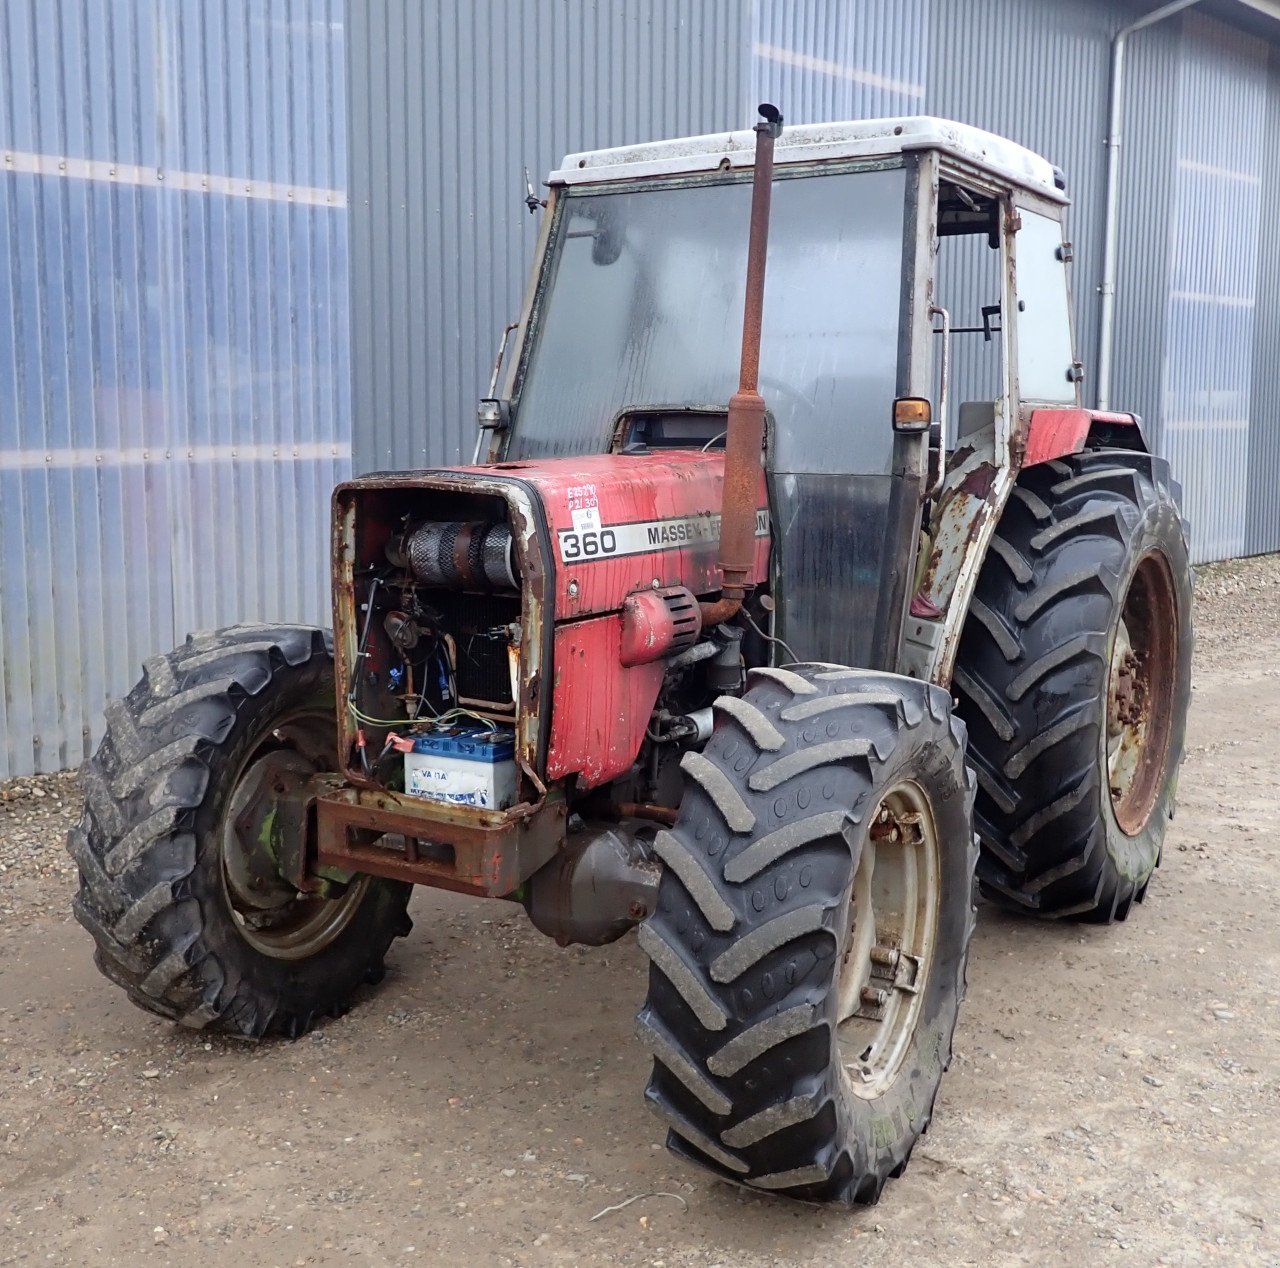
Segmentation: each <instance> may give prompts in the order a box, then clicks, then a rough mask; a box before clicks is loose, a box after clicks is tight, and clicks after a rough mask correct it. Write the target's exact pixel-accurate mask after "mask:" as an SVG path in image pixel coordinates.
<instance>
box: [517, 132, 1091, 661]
mask: <svg viewBox="0 0 1280 1268" xmlns="http://www.w3.org/2000/svg"><path fill="white" fill-rule="evenodd" d="M754 167H755V139H754V138H753V136H752V134H751V133H750V132H742V133H730V134H718V135H712V136H704V137H695V138H692V139H687V140H681V141H664V142H656V143H653V144H647V145H637V146H630V147H626V148H621V149H612V150H603V151H595V152H590V153H583V154H571V155H569V156H568V157H567V158H566V159H565V160H564V163H563V165H562V166H561V168H560V169H559V170H558V171H556V172H553V173H552V175H551V177H550V180H549V185H550V190H551V195H550V198H549V200H548V210H547V216H546V220H545V223H544V227H543V238H542V247H541V263H540V266H539V267H538V269H537V272H536V280H535V284H534V286H533V290H532V293H531V295H530V298H529V302H528V305H527V307H526V311H525V314H524V318H523V322H522V325H521V330H522V332H523V337H522V341H521V344H520V347H519V351H518V354H517V356H516V357H515V359H514V364H513V366H512V368H511V373H510V375H509V377H508V382H507V390H506V397H505V399H504V401H503V402H502V407H501V411H500V415H501V418H502V419H503V420H504V422H505V423H507V424H508V426H507V427H506V429H505V430H504V431H500V432H499V433H498V435H497V436H496V439H495V445H494V450H493V455H494V456H495V457H498V456H501V457H502V458H505V459H508V460H510V459H519V460H521V461H531V460H545V459H549V458H559V457H579V456H584V455H588V454H593V455H594V454H601V453H605V452H613V453H618V454H629V455H640V454H651V455H659V454H661V453H662V452H664V451H669V450H673V449H679V450H686V451H692V452H715V451H716V450H718V449H721V448H723V446H724V441H725V432H726V429H727V417H726V406H725V402H726V401H727V400H728V399H729V397H730V395H731V394H732V392H733V391H734V388H735V385H736V384H737V377H738V370H739V345H740V340H741V335H742V314H743V306H744V288H745V279H746V277H747V263H748V261H747V256H748V245H749V228H750V210H751V191H752V176H753V171H754ZM772 176H773V188H772V209H771V213H770V224H769V236H768V263H767V284H766V291H765V301H764V308H763V320H762V322H761V325H760V333H759V339H760V342H759V373H758V388H759V393H760V395H761V396H762V397H763V399H764V401H765V406H766V410H767V414H766V444H765V458H764V466H765V471H766V479H767V490H768V506H769V515H770V518H771V522H772V524H773V551H774V553H773V558H772V567H771V584H772V586H773V590H774V597H775V600H776V603H777V620H776V633H777V636H778V637H780V638H782V639H784V640H785V641H786V643H787V645H788V646H789V648H791V649H792V650H793V652H794V654H795V656H796V657H799V658H802V659H825V660H832V661H838V662H840V663H844V664H853V665H860V666H866V667H871V668H885V669H888V668H895V667H896V666H897V663H898V660H899V650H900V646H901V643H902V638H903V633H904V622H906V621H907V620H908V619H909V612H908V605H909V602H910V600H911V598H912V593H910V592H914V589H915V582H916V571H917V570H916V568H915V567H914V566H913V561H914V560H915V557H916V554H917V549H916V544H917V539H918V537H919V534H920V530H921V527H922V523H921V506H922V504H927V503H928V501H929V496H928V495H930V494H933V495H935V496H936V495H937V494H938V493H941V491H942V487H943V478H944V474H945V469H946V466H947V465H948V463H949V462H952V461H955V460H956V454H957V451H961V453H962V456H961V458H960V459H959V460H960V461H968V462H969V464H970V466H971V467H976V466H977V465H979V464H983V463H985V464H987V466H989V468H990V469H991V471H992V478H991V479H990V480H989V481H988V483H989V485H990V486H991V487H990V488H989V489H988V490H987V492H988V493H990V492H991V489H994V488H996V486H997V484H998V483H1000V482H1001V481H1006V482H1007V478H1008V477H1007V473H1008V472H1009V470H1010V468H1011V467H1012V466H1013V461H1014V460H1013V458H1012V457H1011V454H1012V452H1013V450H1014V448H1015V447H1016V446H1017V445H1019V444H1020V443H1022V442H1023V429H1022V426H1021V423H1020V418H1021V414H1020V410H1021V408H1022V407H1023V405H1024V404H1028V403H1037V404H1048V405H1054V406H1060V407H1071V408H1075V407H1077V406H1078V405H1079V379H1080V367H1079V364H1078V362H1077V360H1076V356H1075V352H1074V350H1073V341H1072V329H1071V315H1070V305H1069V300H1068V277H1067V265H1068V263H1069V261H1070V258H1071V251H1070V245H1069V244H1068V243H1066V242H1065V240H1064V235H1063V230H1062V215H1063V211H1064V206H1065V203H1066V196H1065V194H1064V192H1063V184H1064V182H1063V180H1062V178H1061V176H1060V175H1059V174H1058V173H1057V172H1056V170H1055V169H1054V168H1053V167H1052V166H1051V165H1050V164H1049V163H1048V162H1046V161H1045V160H1044V159H1042V158H1040V157H1038V156H1037V155H1034V154H1032V153H1031V152H1029V151H1027V150H1025V149H1023V148H1021V147H1020V146H1017V145H1015V144H1013V143H1012V142H1010V141H1006V140H1003V139H1001V138H999V137H996V136H992V135H990V134H988V133H985V132H982V131H980V130H978V129H976V128H972V127H968V126H965V125H962V124H956V123H949V122H946V121H943V120H939V119H932V118H903V119H887V120H874V121H867V122H854V123H840V124H821V125H809V126H799V127H792V128H788V129H786V130H785V131H784V132H783V133H782V135H781V136H780V137H779V138H778V140H777V143H776V148H775V150H774V166H773V171H772ZM1002 473H1003V474H1002ZM969 509H970V510H972V508H969ZM925 527H927V524H926V525H925ZM938 581H939V582H940V583H941V585H942V586H943V587H945V585H946V584H947V581H948V579H947V578H946V577H939V578H938ZM940 597H944V596H941V595H934V596H932V597H931V596H930V595H928V594H926V595H924V596H922V602H920V603H917V610H918V611H920V610H923V611H926V612H928V611H932V610H933V609H935V608H937V609H939V610H940V609H941V608H942V606H943V605H942V604H941V603H939V602H938V598H940ZM907 632H908V633H909V634H910V633H912V632H913V631H911V630H908V631H907ZM916 633H917V636H918V635H919V632H918V631H917V632H916ZM918 659H920V660H921V665H920V667H921V669H922V670H923V669H926V668H927V666H926V665H925V664H924V659H925V657H924V656H921V657H919V658H918Z"/></svg>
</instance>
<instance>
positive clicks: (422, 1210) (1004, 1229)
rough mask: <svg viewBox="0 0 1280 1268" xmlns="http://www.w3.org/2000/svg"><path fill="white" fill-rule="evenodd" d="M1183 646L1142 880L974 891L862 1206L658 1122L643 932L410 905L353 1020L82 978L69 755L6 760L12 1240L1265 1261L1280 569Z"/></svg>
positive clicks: (646, 1260)
mask: <svg viewBox="0 0 1280 1268" xmlns="http://www.w3.org/2000/svg"><path fill="white" fill-rule="evenodd" d="M1197 635H1198V642H1197V662H1196V690H1195V695H1194V699H1193V708H1192V720H1191V730H1190V737H1189V745H1188V757H1187V764H1186V766H1185V768H1184V772H1183V777H1182V781H1181V797H1180V809H1179V816H1178V820H1177V822H1176V823H1175V825H1174V828H1173V830H1172V833H1171V836H1170V840H1169V844H1168V847H1167V849H1166V855H1165V865H1164V866H1163V867H1162V868H1161V870H1160V871H1159V872H1158V873H1157V875H1156V878H1155V880H1154V881H1153V883H1152V886H1151V892H1150V896H1149V898H1148V901H1147V903H1146V904H1145V905H1144V906H1143V907H1142V908H1140V909H1135V914H1134V917H1133V918H1132V919H1131V920H1130V921H1129V922H1128V923H1127V924H1125V925H1120V926H1116V927H1114V928H1111V929H1094V928H1082V927H1077V926H1070V925H1067V926H1062V925H1041V924H1033V923H1029V922H1026V921H1020V920H1016V919H1013V918H1010V917H1008V916H1005V915H1002V914H1000V913H998V912H996V911H994V910H992V909H990V908H986V909H984V910H983V912H982V918H981V921H980V927H979V931H978V936H977V938H976V939H975V945H974V951H973V957H972V966H971V969H970V989H969V999H968V1002H967V1003H966V1005H965V1008H964V1010H963V1013H962V1016H961V1023H960V1029H959V1031H958V1034H957V1043H956V1046H957V1055H956V1061H955V1064H954V1066H953V1068H952V1071H951V1073H950V1074H949V1075H948V1076H947V1079H946V1081H945V1082H944V1085H943V1092H942V1097H941V1100H940V1102H939V1112H938V1117H937V1118H936V1120H935V1124H934V1127H933V1129H932V1131H931V1132H930V1135H929V1137H928V1138H927V1139H926V1140H925V1141H924V1142H922V1144H921V1146H920V1147H919V1148H918V1149H917V1151H916V1153H915V1156H914V1158H913V1161H912V1165H911V1168H910V1170H909V1171H908V1173H907V1175H906V1176H905V1177H904V1178H903V1179H902V1180H901V1181H898V1182H896V1183H895V1184H893V1185H891V1186H890V1187H889V1188H888V1190H886V1194H885V1197H884V1199H883V1201H882V1202H881V1204H880V1205H879V1206H878V1207H875V1208H872V1209H869V1210H862V1211H857V1212H854V1213H852V1214H849V1213H843V1212H833V1211H816V1210H810V1209H807V1208H801V1207H798V1206H795V1205H790V1204H785V1203H782V1202H778V1201H774V1200H770V1199H767V1198H763V1197H759V1196H755V1195H752V1194H747V1193H745V1192H741V1191H738V1190H736V1189H731V1188H728V1187H726V1186H724V1185H721V1184H719V1183H717V1182H715V1181H712V1180H709V1179H707V1178H706V1177H705V1176H702V1175H700V1174H698V1173H696V1172H693V1171H690V1170H687V1169H686V1168H684V1167H683V1166H682V1165H681V1164H680V1163H679V1162H678V1161H677V1160H675V1159H674V1158H671V1157H670V1156H669V1155H667V1154H666V1153H665V1151H663V1150H662V1149H661V1148H660V1147H659V1146H658V1144H657V1142H658V1140H659V1139H660V1136H661V1132H660V1130H659V1129H658V1127H657V1126H656V1124H655V1123H654V1122H653V1121H652V1120H651V1119H650V1118H649V1117H648V1116H647V1115H646V1114H645V1113H644V1111H643V1109H642V1107H641V1105H640V1095H639V1093H640V1089H641V1088H642V1086H643V1082H644V1076H645V1065H646V1062H645V1059H644V1056H643V1054H642V1053H641V1052H639V1050H638V1049H637V1046H636V1045H635V1044H634V1043H632V1042H631V1040H630V1018H631V1016H632V1014H633V1012H634V1010H635V1007H636V1006H637V1004H638V1003H639V1000H640V997H641V995H642V993H643V979H642V965H641V957H640V955H639V953H638V951H637V950H636V948H635V946H634V940H633V939H626V940H624V941H623V942H621V943H619V944H617V945H615V946H613V947H607V948H604V949H602V950H599V951H585V950H581V949H575V950H571V951H560V950H558V949H557V948H556V947H555V946H554V945H552V944H551V943H549V942H548V941H547V940H545V939H543V938H542V937H541V936H540V935H538V934H537V933H536V932H535V931H534V930H533V929H532V928H531V927H530V926H529V925H528V923H527V921H526V920H525V919H524V917H523V914H522V913H520V912H518V911H516V910H513V909H512V908H510V907H507V906H505V905H502V904H484V903H479V902H474V901H471V900H464V899H458V898H455V897H452V896H449V895H444V894H438V893H419V894H418V895H417V896H416V897H415V900H414V907H413V912H414V916H415V919H416V922H417V926H416V928H415V930H414V933H413V934H412V935H411V937H410V938H408V939H407V940H405V941H403V942H401V943H399V944H397V949H396V950H394V951H393V954H392V959H391V961H390V965H389V967H390V972H389V974H388V977H387V979H386V981H385V982H384V983H383V985H382V986H381V987H380V988H379V989H378V990H377V991H376V992H370V993H369V994H367V995H366V996H365V997H364V999H363V1001H362V1002H361V1003H360V1005H359V1006H358V1007H357V1008H356V1009H355V1010H354V1011H353V1012H352V1013H351V1014H350V1016H348V1017H347V1018H345V1019H344V1020H342V1021H340V1022H332V1023H329V1024H327V1025H325V1026H324V1027H323V1028H322V1029H320V1030H319V1031H317V1032H315V1033H313V1034H312V1035H310V1036H308V1037H307V1038H305V1039H303V1040H301V1041H299V1042H297V1043H294V1044H288V1043H283V1042H281V1043H268V1044H264V1045H259V1046H249V1045H245V1044H241V1043H237V1042H233V1041H229V1040H224V1039H220V1038H217V1037H214V1038H207V1037H205V1036H202V1035H198V1034H192V1033H188V1032H183V1031H180V1030H178V1029H176V1028H174V1027H172V1026H170V1025H168V1024H166V1023H163V1022H161V1021H159V1020H157V1019H155V1018H152V1017H149V1016H148V1015H146V1014H144V1013H142V1012H140V1011H138V1010H136V1009H135V1008H133V1006H132V1005H130V1004H129V1003H128V1001H127V1000H126V999H125V998H124V996H123V995H122V993H121V992H119V991H118V990H117V989H116V988H115V987H114V986H112V985H110V984H109V983H107V982H106V981H105V980H104V979H102V978H100V977H99V976H98V975H97V973H96V971H95V970H94V968H93V965H92V961H91V953H90V943H89V940H88V937H87V935H85V934H84V933H83V931H81V930H80V929H79V927H78V926H77V925H76V924H75V923H74V922H73V921H72V920H71V919H70V918H69V915H68V904H69V899H70V895H71V892H72V887H73V884H74V869H73V868H72V866H71V864H70V862H69V860H68V859H67V856H66V854H65V852H64V848H63V838H64V836H65V833H66V830H67V828H68V826H69V825H70V823H71V821H72V820H73V818H74V817H75V815H76V814H77V813H78V807H77V785H76V780H75V776H74V775H71V774H68V775H59V776H52V777H39V778H33V779H19V780H13V781H10V782H9V783H7V784H0V1264H4V1265H8V1264H16V1263H22V1264H28V1263H30V1264H34V1263H42V1264H44V1263H55V1264H69V1265H79V1264H89V1263H92V1264H129V1265H133V1264H152V1263H154V1264H182V1265H184V1268H203V1266H205V1265H215V1264H219V1265H220V1264H222V1263H224V1262H226V1260H227V1258H228V1257H229V1256H236V1257H237V1258H239V1259H240V1260H241V1261H242V1262H245V1263H247V1264H281V1265H286V1264H298V1265H302V1264H343V1263H350V1262H352V1261H354V1260H357V1259H359V1260H363V1261H365V1262H368V1263H372V1264H382V1263H388V1264H390V1263H410V1262H418V1263H431V1264H456V1263H461V1262H464V1261H469V1262H471V1263H475V1264H587V1263H619V1264H643V1265H651V1266H652V1268H678V1266H683V1265H704V1266H708V1265H715V1264H720V1265H723V1266H724V1268H729V1265H734V1266H735V1268H737V1266H738V1265H743V1266H744V1268H755V1266H763V1265H780V1264H845V1263H850V1262H855V1261H864V1260H865V1261H869V1262H872V1263H904V1262H905V1263H912V1264H948V1265H950V1264H954V1263H981V1264H990V1263H1025V1264H1044V1263H1072V1264H1079V1263H1081V1262H1088V1263H1111V1262H1116V1263H1133V1264H1150V1263H1167V1264H1193V1263H1195V1264H1199V1263H1206V1262H1208V1263H1223V1264H1278V1265H1280V1139H1278V1137H1280V1130H1278V1129H1277V1127H1276V1123H1277V1121H1278V1120H1280V1056H1278V1055H1277V1054H1278V1053H1280V934H1278V933H1277V918H1276V915H1275V913H1276V910H1277V906H1278V905H1280V858H1278V857H1277V837H1276V831H1277V826H1278V824H1280V771H1278V770H1277V766H1276V762H1275V757H1274V745H1273V742H1272V738H1271V737H1272V736H1273V735H1274V734H1275V733H1276V732H1277V731H1278V730H1280V557H1275V556H1272V557H1267V558H1262V559H1256V560H1247V561H1238V562H1233V563H1228V564H1223V565H1217V566H1214V567H1212V568H1206V569H1202V570H1200V572H1199V575H1198V585H1197ZM1242 721H1244V722H1245V723H1246V725H1245V726H1244V727H1241V725H1240V724H1241V722H1242ZM637 1194H648V1195H657V1196H648V1197H645V1198H644V1199H642V1200H641V1201H638V1202H635V1203H633V1204H632V1205H630V1206H627V1207H625V1208H624V1209H622V1210H614V1211H609V1212H608V1213H607V1214H603V1215H601V1216H600V1218H598V1219H593V1216H596V1215H597V1213H599V1212H602V1211H604V1210H605V1208H608V1207H611V1206H614V1205H615V1204H617V1203H620V1202H622V1201H624V1200H625V1199H627V1198H628V1197H632V1196H635V1195H637Z"/></svg>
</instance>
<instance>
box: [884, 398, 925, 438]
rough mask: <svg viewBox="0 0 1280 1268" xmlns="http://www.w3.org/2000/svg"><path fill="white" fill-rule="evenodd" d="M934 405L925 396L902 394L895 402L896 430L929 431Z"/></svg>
mask: <svg viewBox="0 0 1280 1268" xmlns="http://www.w3.org/2000/svg"><path fill="white" fill-rule="evenodd" d="M931 422H933V405H932V404H931V403H930V402H929V401H928V400H927V399H926V398H925V397H923V396H900V397H899V398H898V399H897V400H896V401H894V403H893V430H894V431H908V432H914V431H928V430H929V424H930V423H931Z"/></svg>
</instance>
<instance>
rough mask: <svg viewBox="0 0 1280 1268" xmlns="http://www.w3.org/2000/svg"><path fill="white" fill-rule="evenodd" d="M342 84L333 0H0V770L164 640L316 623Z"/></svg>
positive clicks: (45, 745) (341, 385) (335, 288)
mask: <svg viewBox="0 0 1280 1268" xmlns="http://www.w3.org/2000/svg"><path fill="white" fill-rule="evenodd" d="M344 75H345V58H344V51H343V24H342V5H341V0H270V2H267V0H259V2H258V3H253V4H249V5H243V4H240V3H234V2H232V0H226V2H225V3H206V4H194V3H187V4H181V5H177V4H175V5H153V4H150V3H145V2H144V0H117V2H116V3H113V4H110V5H98V4H84V3H82V0H59V2H58V3H54V4H48V5H41V6H39V7H38V8H37V6H35V5H32V4H17V3H14V4H7V5H3V6H0V151H2V152H3V153H4V154H5V156H6V160H5V162H4V164H3V167H4V170H3V172H0V253H2V254H0V259H3V260H5V261H6V264H5V267H3V268H0V658H2V659H0V685H2V688H3V689H2V690H0V736H2V738H0V777H4V776H6V775H10V774H18V773H27V772H30V771H33V770H54V769H59V768H64V767H67V766H74V765H76V764H78V763H79V762H80V761H81V760H82V758H83V757H84V756H85V755H86V754H87V752H88V751H89V748H90V747H91V745H92V744H94V743H96V742H97V739H98V738H99V736H100V734H101V726H102V722H101V717H102V708H103V705H104V703H105V701H106V700H107V699H108V698H109V697H110V696H112V695H119V694H122V693H123V692H124V691H126V690H127V689H128V687H129V686H130V685H131V683H132V682H133V681H134V680H135V679H136V678H137V675H138V669H139V664H140V662H141V661H142V660H143V659H144V657H146V656H148V655H151V654H153V653H155V652H158V651H162V650H165V649H167V648H169V647H171V646H172V645H173V644H174V642H175V641H176V640H177V639H180V638H181V637H182V636H183V634H185V632H186V631H187V630H188V629H191V628H199V627H210V626H216V625H221V624H229V623H231V622H233V621H235V620H240V619H253V618H260V619H308V620H318V621H327V612H328V592H327V584H326V572H327V570H326V568H325V565H324V560H325V557H326V554H327V548H326V540H327V539H326V522H327V515H326V507H327V498H328V493H329V489H330V487H331V486H332V484H333V482H334V481H335V480H336V479H338V478H341V477H342V476H344V475H345V474H347V473H348V471H349V469H350V457H349V455H350V402H349V389H348V385H347V376H348V352H347V341H348V328H347V323H348V308H347V230H346V210H345V190H344V186H345V181H346V173H345V166H344V149H345V136H344V128H343V119H344V116H345V97H344ZM93 164H96V165H97V166H93ZM166 182H167V183H166ZM267 182H275V183H276V184H275V186H274V187H272V186H269V185H268V184H267Z"/></svg>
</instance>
